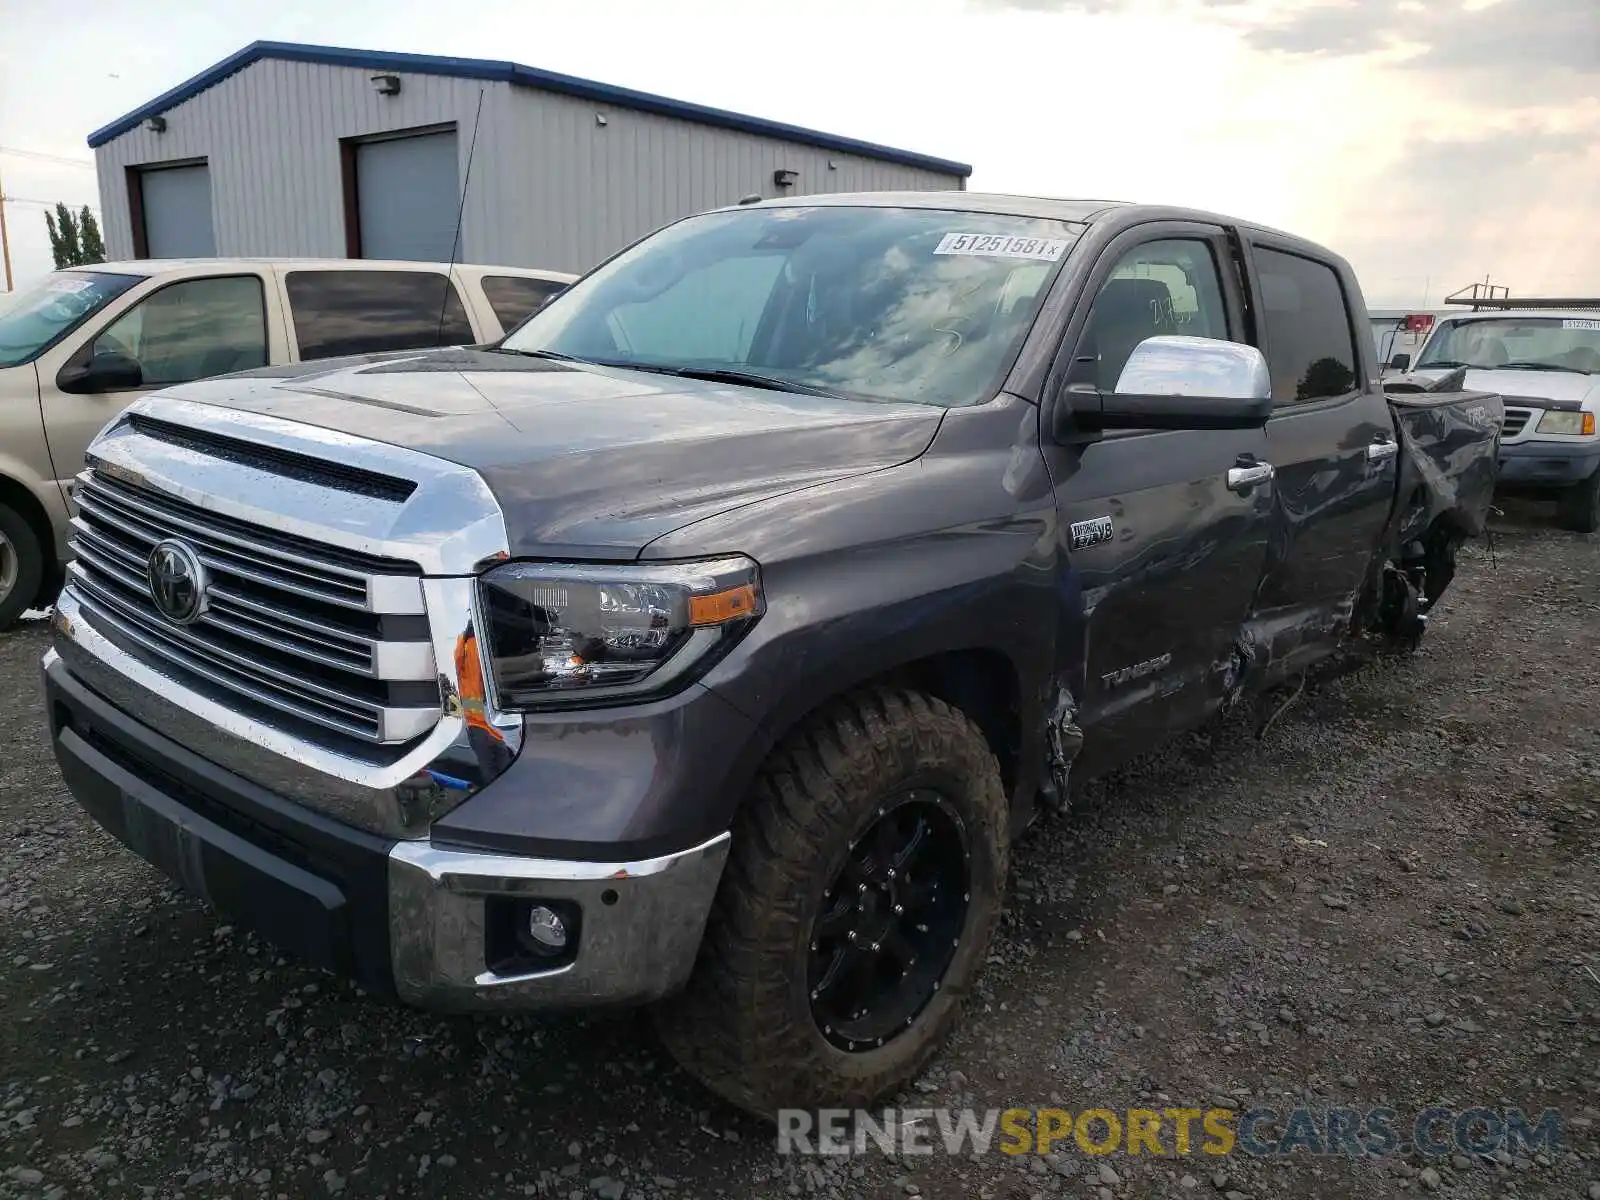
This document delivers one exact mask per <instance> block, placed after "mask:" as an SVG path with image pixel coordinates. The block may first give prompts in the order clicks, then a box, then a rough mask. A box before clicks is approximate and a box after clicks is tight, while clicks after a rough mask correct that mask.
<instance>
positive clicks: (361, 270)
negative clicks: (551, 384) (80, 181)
mask: <svg viewBox="0 0 1600 1200" xmlns="http://www.w3.org/2000/svg"><path fill="white" fill-rule="evenodd" d="M447 273H448V279H447ZM575 278H576V276H574V275H571V274H567V273H565V272H561V271H545V270H535V269H531V268H524V267H494V266H473V265H462V264H455V265H453V266H451V265H447V264H445V263H425V262H384V261H377V260H372V259H258V258H238V259H215V258H213V259H156V260H141V261H136V262H121V263H99V264H96V265H94V266H90V267H72V268H69V269H67V270H64V271H57V272H55V273H54V274H52V275H48V276H46V277H45V278H44V279H42V280H40V281H39V282H38V283H36V284H34V285H33V286H31V287H29V288H26V289H24V290H23V291H20V292H18V293H16V295H15V296H10V297H8V298H7V300H8V303H6V304H4V305H0V629H4V628H6V626H8V625H10V624H11V623H12V622H13V621H14V620H16V618H17V617H18V616H19V615H20V614H21V613H22V612H23V610H25V609H27V608H29V607H32V606H34V605H41V604H45V603H48V602H49V600H50V598H51V597H52V596H54V595H55V592H56V589H57V588H58V587H59V586H60V581H61V564H62V563H64V562H65V561H66V558H67V540H68V538H69V537H70V536H71V527H70V525H69V524H68V522H69V520H70V517H71V513H70V511H69V507H68V496H67V484H68V483H69V482H70V481H71V479H72V478H73V477H74V476H75V475H77V473H78V472H79V471H80V470H82V469H83V454H84V450H85V448H86V447H87V446H88V445H89V440H90V439H91V438H93V437H94V435H95V434H97V433H98V432H100V430H101V428H102V427H103V426H104V425H105V424H106V422H108V421H110V420H111V418H112V417H114V416H116V415H117V414H118V413H119V412H121V411H122V410H123V409H124V408H125V407H127V405H129V404H131V403H132V402H133V401H134V400H136V399H138V398H139V397H140V396H142V395H145V394H147V393H149V392H151V391H154V390H155V389H157V388H162V387H169V386H172V385H174V384H179V383H188V382H191V381H193V380H197V379H204V378H209V377H211V376H214V375H223V374H227V373H229V372H232V371H242V370H248V369H250V368H253V367H266V366H280V365H282V364H284V363H296V362H305V361H308V360H311V359H324V358H332V357H336V356H339V355H346V354H362V353H368V352H373V351H384V350H410V349H416V348H420V347H426V346H455V345H469V344H476V343H481V342H492V341H497V340H499V339H500V338H501V337H503V336H504V335H505V334H506V333H508V332H509V331H510V330H511V329H512V328H514V327H515V326H517V325H520V324H521V323H522V321H523V320H524V319H525V318H526V317H527V316H529V315H530V314H531V313H533V312H536V311H537V310H538V309H539V308H541V307H543V305H544V304H545V303H546V302H547V301H549V299H550V298H551V297H552V296H554V295H556V294H557V293H558V292H561V291H563V290H565V288H566V286H567V285H568V284H569V283H571V282H572V281H573V279H575Z"/></svg>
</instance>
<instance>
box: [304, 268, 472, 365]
mask: <svg viewBox="0 0 1600 1200" xmlns="http://www.w3.org/2000/svg"><path fill="white" fill-rule="evenodd" d="M284 284H285V287H286V288H287V289H288V292H289V311H290V314H291V316H292V318H293V320H294V334H295V338H296V340H297V341H298V342H299V343H300V358H301V359H302V360H303V361H309V360H310V359H314V358H333V357H336V356H337V355H341V354H371V353H374V352H377V351H382V350H420V349H422V348H424V347H426V346H465V345H469V344H471V343H472V341H473V340H474V338H473V335H472V325H471V323H470V322H468V320H467V310H466V308H465V307H464V306H463V305H462V303H461V297H460V295H458V294H457V292H456V289H455V285H454V284H452V283H451V282H450V281H449V280H447V279H446V278H445V277H444V276H443V275H441V274H439V273H438V272H437V271H290V272H289V274H288V275H287V276H286V277H285V280H284Z"/></svg>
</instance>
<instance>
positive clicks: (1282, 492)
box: [1248, 235, 1399, 680]
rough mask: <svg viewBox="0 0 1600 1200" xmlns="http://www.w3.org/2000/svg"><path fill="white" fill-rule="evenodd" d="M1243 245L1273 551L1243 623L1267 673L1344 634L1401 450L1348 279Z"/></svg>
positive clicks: (1270, 247) (1280, 248) (1330, 268)
mask: <svg viewBox="0 0 1600 1200" xmlns="http://www.w3.org/2000/svg"><path fill="white" fill-rule="evenodd" d="M1248 245H1249V249H1248V259H1249V263H1250V267H1249V269H1250V272H1251V275H1252V278H1253V282H1254V286H1253V288H1252V292H1253V294H1254V296H1255V297H1256V300H1257V309H1256V311H1257V314H1258V319H1259V321H1260V324H1261V329H1260V335H1261V349H1262V350H1263V352H1264V353H1265V354H1266V356H1267V365H1268V367H1269V368H1270V370H1271V374H1272V396H1273V406H1274V412H1273V417H1272V419H1271V421H1269V422H1268V424H1267V455H1266V457H1267V461H1269V462H1270V463H1272V465H1273V468H1274V470H1275V472H1276V480H1275V488H1274V504H1273V513H1272V539H1271V552H1270V554H1269V555H1268V558H1267V567H1266V572H1265V575H1264V576H1263V578H1262V581H1261V592H1260V595H1259V596H1258V597H1257V599H1256V610H1255V612H1254V613H1253V614H1252V622H1251V623H1252V630H1253V634H1254V635H1255V636H1256V637H1257V638H1258V639H1259V643H1260V645H1261V648H1262V649H1263V650H1264V651H1265V652H1266V653H1265V659H1264V661H1265V662H1266V664H1267V666H1268V670H1267V677H1268V680H1270V679H1273V678H1281V677H1283V676H1284V675H1287V674H1291V673H1292V672H1294V671H1295V670H1297V669H1299V668H1300V667H1301V666H1303V665H1305V664H1307V663H1309V662H1311V661H1314V660H1315V659H1317V658H1319V657H1321V656H1322V655H1323V654H1325V653H1326V652H1327V650H1328V649H1329V648H1330V647H1331V646H1332V645H1333V644H1334V643H1336V642H1337V641H1338V640H1339V639H1340V638H1341V637H1342V636H1343V635H1344V633H1345V632H1346V631H1347V630H1348V628H1349V624H1350V617H1351V613H1352V611H1353V608H1354V604H1355V601H1356V597H1357V593H1358V592H1359V590H1360V588H1361V585H1362V582H1363V581H1364V579H1365V576H1366V572H1367V569H1368V566H1369V564H1370V562H1371V559H1372V555H1373V552H1374V550H1375V549H1376V547H1377V545H1378V538H1379V534H1380V531H1381V530H1382V528H1383V525H1384V523H1385V521H1386V520H1387V519H1388V516H1389V511H1390V507H1391V505H1392V503H1393V500H1394V490H1395V484H1396V479H1397V472H1398V467H1399V446H1398V444H1397V443H1396V442H1395V440H1394V439H1395V433H1394V423H1393V420H1392V418H1391V417H1390V414H1389V406H1388V403H1387V401H1385V400H1384V398H1383V393H1382V391H1381V390H1380V389H1379V387H1378V383H1377V381H1376V380H1375V379H1373V378H1371V377H1370V375H1371V372H1370V370H1369V367H1370V360H1369V359H1368V358H1367V357H1366V356H1365V355H1363V354H1362V353H1360V350H1361V346H1360V343H1359V341H1358V338H1359V337H1365V336H1367V335H1366V331H1365V330H1363V329H1361V328H1360V326H1359V325H1358V322H1357V320H1356V318H1355V314H1357V313H1359V312H1361V311H1362V310H1361V306H1360V303H1359V301H1360V295H1359V293H1358V292H1356V290H1355V282H1354V280H1353V279H1352V278H1350V277H1349V276H1348V274H1347V273H1346V272H1345V271H1344V270H1342V269H1340V268H1338V267H1336V266H1335V265H1334V264H1332V263H1330V262H1325V261H1323V260H1321V259H1319V258H1316V257H1313V256H1312V255H1311V254H1310V253H1308V252H1307V251H1306V250H1305V249H1304V248H1303V247H1300V246H1298V245H1296V244H1294V243H1290V242H1280V241H1277V240H1275V239H1273V238H1271V237H1267V236H1261V235H1258V236H1253V237H1251V238H1249V239H1248Z"/></svg>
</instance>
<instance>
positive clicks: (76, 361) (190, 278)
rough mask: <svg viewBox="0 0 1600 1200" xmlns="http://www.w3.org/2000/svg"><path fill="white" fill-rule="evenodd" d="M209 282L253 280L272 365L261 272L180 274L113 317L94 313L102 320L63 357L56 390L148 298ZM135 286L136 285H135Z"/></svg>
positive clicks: (148, 388)
mask: <svg viewBox="0 0 1600 1200" xmlns="http://www.w3.org/2000/svg"><path fill="white" fill-rule="evenodd" d="M145 278H146V279H148V278H149V276H145ZM213 279H253V280H255V283H256V291H257V292H259V293H260V295H261V336H262V341H263V342H264V343H265V345H266V348H267V361H266V364H265V365H267V366H270V365H271V364H272V316H271V314H270V313H269V312H268V311H267V281H266V279H265V278H263V277H262V275H261V273H260V272H259V271H228V272H226V273H222V274H205V275H180V276H178V277H177V278H176V279H168V280H167V281H165V282H164V283H158V284H156V286H155V287H153V288H151V289H150V290H149V291H148V292H146V293H145V294H144V295H142V296H140V297H139V298H138V299H137V300H135V301H134V302H133V303H132V304H130V305H128V307H127V308H124V309H122V310H121V311H120V312H118V313H117V314H116V315H114V316H111V317H105V314H104V313H97V314H96V316H100V317H105V319H104V320H103V321H102V322H101V324H100V325H99V326H98V327H97V328H96V329H95V331H94V332H93V333H92V334H90V335H89V336H88V338H86V339H85V340H84V341H83V342H82V343H81V344H80V345H79V346H78V348H77V349H76V350H74V351H73V352H72V353H71V354H69V355H68V356H67V359H66V361H65V362H63V363H62V364H61V366H60V367H59V368H58V369H57V371H56V389H57V390H58V391H62V390H65V389H63V388H62V386H61V372H62V371H65V370H66V369H67V368H68V367H74V366H76V367H82V366H87V365H88V362H89V359H90V358H91V357H92V356H93V353H94V344H95V343H96V342H98V341H99V340H100V338H101V336H102V335H103V334H104V333H105V332H106V330H108V329H110V328H111V327H112V326H113V325H115V324H116V323H117V322H118V321H120V320H122V318H123V317H125V316H127V315H128V314H129V313H131V312H132V311H133V310H134V309H136V308H138V307H140V306H141V305H143V304H148V303H149V302H150V301H151V300H152V299H154V298H155V297H156V296H159V295H160V294H161V293H162V292H164V291H167V290H168V289H169V288H175V287H179V286H181V285H183V284H186V283H202V282H209V281H210V280H213ZM135 286H137V285H135ZM132 290H133V289H132V288H129V289H128V291H132ZM123 295H124V296H125V295H127V292H124V293H123ZM120 298H121V297H118V299H120ZM78 332H82V330H81V329H80V330H78ZM199 378H207V376H199ZM193 382H195V381H194V380H193V379H186V380H180V381H178V382H174V383H152V384H141V385H140V386H138V387H136V388H113V389H111V390H110V391H108V392H105V393H98V394H102V395H112V394H114V393H118V392H149V391H154V390H156V389H158V388H164V387H178V386H179V385H180V384H181V383H193Z"/></svg>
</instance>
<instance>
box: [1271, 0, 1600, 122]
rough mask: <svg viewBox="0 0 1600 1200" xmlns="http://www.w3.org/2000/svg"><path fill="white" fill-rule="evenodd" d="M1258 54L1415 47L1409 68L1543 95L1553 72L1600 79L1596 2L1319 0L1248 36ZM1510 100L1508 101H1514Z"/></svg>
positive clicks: (1363, 51) (1319, 53)
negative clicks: (1511, 82) (1499, 81)
mask: <svg viewBox="0 0 1600 1200" xmlns="http://www.w3.org/2000/svg"><path fill="white" fill-rule="evenodd" d="M1245 39H1246V41H1247V42H1249V43H1250V44H1251V45H1254V46H1255V47H1257V48H1258V49H1262V50H1273V51H1281V52H1284V53H1289V54H1307V55H1316V56H1321V57H1330V56H1342V55H1351V54H1370V53H1374V52H1377V51H1382V50H1388V49H1396V48H1406V47H1410V48H1415V50H1416V52H1415V53H1414V54H1411V55H1410V56H1408V57H1406V58H1405V59H1403V60H1402V63H1403V65H1405V66H1407V67H1410V68H1413V69H1422V70H1429V71H1438V72H1445V73H1453V72H1467V71H1474V72H1477V71H1488V72H1491V73H1493V74H1497V75H1504V76H1506V77H1507V78H1508V79H1512V78H1514V79H1517V80H1519V82H1520V83H1521V84H1522V86H1523V87H1524V88H1525V89H1527V90H1528V91H1538V90H1539V89H1540V85H1541V84H1543V83H1546V82H1548V81H1549V75H1550V73H1551V72H1553V71H1571V72H1574V73H1576V74H1579V75H1587V76H1600V5H1597V4H1596V3H1595V0H1497V2H1496V3H1493V4H1490V5H1488V6H1486V7H1477V8H1469V7H1466V6H1465V5H1463V4H1460V3H1457V4H1446V3H1441V2H1439V0H1434V2H1432V3H1425V4H1423V5H1421V6H1420V7H1415V8H1414V7H1412V6H1410V5H1403V4H1398V3H1394V2H1393V0H1332V2H1330V0H1318V2H1316V3H1312V4H1309V5H1306V6H1304V7H1302V8H1299V9H1296V10H1293V11H1291V12H1289V13H1288V14H1287V15H1281V16H1279V17H1277V18H1275V19H1273V20H1270V21H1268V22H1266V23H1264V24H1258V25H1256V26H1255V27H1253V28H1249V29H1247V30H1246V32H1245ZM1515 98H1516V97H1515V96H1512V95H1508V96H1506V97H1503V99H1508V100H1513V99H1515Z"/></svg>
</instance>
